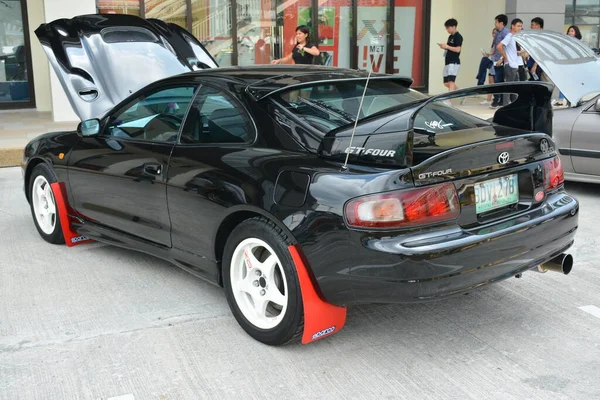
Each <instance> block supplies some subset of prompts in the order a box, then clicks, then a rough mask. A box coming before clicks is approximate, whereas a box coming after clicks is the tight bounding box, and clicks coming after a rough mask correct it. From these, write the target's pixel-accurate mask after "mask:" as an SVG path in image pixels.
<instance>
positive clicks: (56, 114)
mask: <svg viewBox="0 0 600 400" xmlns="http://www.w3.org/2000/svg"><path fill="white" fill-rule="evenodd" d="M95 13H96V1H95V0H44V14H45V20H46V22H52V21H54V20H56V19H59V18H73V17H75V16H77V15H83V14H95ZM32 39H33V38H32ZM35 40H37V38H35ZM50 92H51V101H52V116H53V118H54V121H78V120H79V118H78V117H77V114H75V112H74V111H73V108H72V107H71V103H69V100H68V99H67V96H66V95H65V92H64V90H63V88H62V85H61V84H60V81H59V80H58V77H57V76H56V73H55V72H54V69H53V68H52V67H50Z"/></svg>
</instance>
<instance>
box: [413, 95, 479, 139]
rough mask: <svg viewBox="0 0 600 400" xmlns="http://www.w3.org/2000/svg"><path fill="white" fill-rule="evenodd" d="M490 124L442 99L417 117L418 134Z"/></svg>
mask: <svg viewBox="0 0 600 400" xmlns="http://www.w3.org/2000/svg"><path fill="white" fill-rule="evenodd" d="M487 125H490V123H489V122H487V121H485V120H482V119H480V118H477V117H475V116H473V115H471V114H468V113H466V112H463V111H461V110H458V109H456V108H453V107H452V106H448V105H446V104H444V103H443V102H440V101H435V102H432V103H431V104H429V105H427V106H425V108H423V109H422V110H421V111H419V112H418V114H417V115H416V117H415V124H414V129H415V133H417V134H428V133H432V134H438V135H439V134H443V133H449V132H454V131H462V130H465V129H472V128H477V127H481V126H487Z"/></svg>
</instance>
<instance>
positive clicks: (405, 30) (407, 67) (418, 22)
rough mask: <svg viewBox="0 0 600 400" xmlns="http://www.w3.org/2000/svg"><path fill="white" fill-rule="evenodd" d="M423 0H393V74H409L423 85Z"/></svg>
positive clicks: (416, 83)
mask: <svg viewBox="0 0 600 400" xmlns="http://www.w3.org/2000/svg"><path fill="white" fill-rule="evenodd" d="M423 3H424V1H423V0H395V7H394V12H395V15H394V32H393V34H394V49H393V52H394V58H393V61H394V70H393V71H391V72H392V73H394V74H399V75H405V76H410V77H412V78H413V80H414V83H413V86H423V85H424V82H423V22H424V18H423V14H424V10H423V8H424V4H423Z"/></svg>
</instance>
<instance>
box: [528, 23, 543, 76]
mask: <svg viewBox="0 0 600 400" xmlns="http://www.w3.org/2000/svg"><path fill="white" fill-rule="evenodd" d="M530 27H531V29H537V30H542V29H544V20H543V19H542V18H540V17H535V18H534V19H532V20H531V25H530ZM527 68H528V69H529V72H530V73H531V80H532V81H540V80H542V73H543V72H544V71H542V69H541V68H540V66H539V65H538V64H537V63H536V62H535V60H534V59H533V58H532V57H529V59H528V60H527Z"/></svg>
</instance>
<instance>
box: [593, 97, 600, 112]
mask: <svg viewBox="0 0 600 400" xmlns="http://www.w3.org/2000/svg"><path fill="white" fill-rule="evenodd" d="M594 109H595V110H596V112H597V113H600V98H599V99H598V100H596V106H595V107H594Z"/></svg>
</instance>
